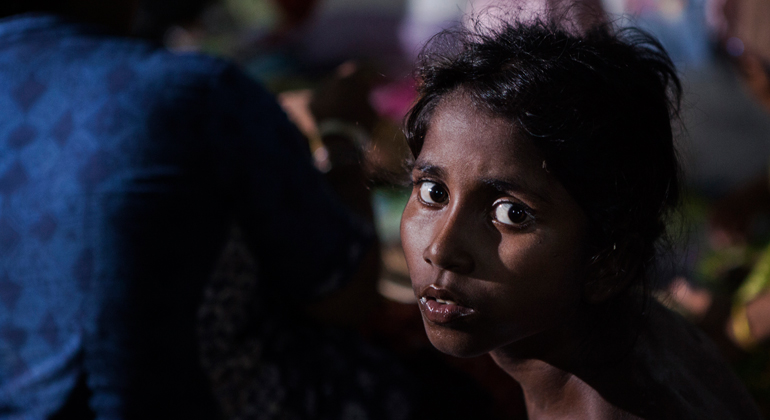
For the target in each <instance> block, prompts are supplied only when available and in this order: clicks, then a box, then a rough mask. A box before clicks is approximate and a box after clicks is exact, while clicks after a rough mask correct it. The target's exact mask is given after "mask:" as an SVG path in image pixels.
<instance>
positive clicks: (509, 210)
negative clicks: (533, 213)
mask: <svg viewBox="0 0 770 420" xmlns="http://www.w3.org/2000/svg"><path fill="white" fill-rule="evenodd" d="M528 218H529V213H527V209H526V208H525V207H524V206H522V205H520V204H514V203H500V204H498V205H497V206H495V220H497V221H498V222H500V223H503V224H506V225H520V224H522V223H525V222H526V221H527V219H528Z"/></svg>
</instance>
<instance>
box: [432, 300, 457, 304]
mask: <svg viewBox="0 0 770 420" xmlns="http://www.w3.org/2000/svg"><path fill="white" fill-rule="evenodd" d="M436 302H438V303H441V304H443V305H454V304H455V303H454V302H452V301H451V300H444V299H436Z"/></svg>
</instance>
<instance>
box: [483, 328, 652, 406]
mask: <svg viewBox="0 0 770 420" xmlns="http://www.w3.org/2000/svg"><path fill="white" fill-rule="evenodd" d="M585 321H586V319H585V318H584V317H583V316H581V315H577V316H575V317H574V318H573V319H572V322H568V323H566V324H565V325H563V326H562V327H561V328H556V329H554V330H553V331H550V332H544V333H540V334H538V335H537V336H533V337H530V338H527V339H524V340H521V341H519V342H516V343H512V344H509V345H508V346H504V347H501V348H498V349H495V350H494V351H492V352H491V353H490V355H491V356H492V359H493V360H494V361H495V363H497V365H498V366H500V368H502V369H503V370H504V371H505V372H506V373H508V375H510V376H511V377H513V378H514V379H515V380H516V381H517V382H518V383H519V384H520V385H521V387H522V389H523V390H524V398H525V402H526V406H527V413H528V415H529V418H530V419H533V420H535V419H559V418H569V419H600V420H601V419H633V418H637V417H634V416H633V415H630V414H629V413H627V412H625V411H623V410H621V409H619V408H618V407H617V406H616V405H614V404H612V403H611V402H609V401H608V400H607V399H606V398H605V397H603V396H602V394H601V393H600V392H598V391H597V385H598V388H600V389H606V386H605V385H606V384H609V383H614V384H616V385H615V386H616V387H623V385H622V383H623V380H622V378H624V377H627V375H633V373H632V372H631V371H630V370H629V368H630V365H629V364H628V363H622V362H621V363H612V362H610V361H611V360H617V355H618V352H622V351H623V350H621V349H620V348H617V347H615V346H614V345H612V344H609V343H606V342H605V343H597V342H593V340H591V338H590V337H596V335H595V334H591V333H586V325H591V324H590V323H589V324H586V323H585ZM594 327H595V325H594ZM594 332H596V331H594ZM601 335H602V336H605V337H606V336H607V335H605V334H601ZM610 336H613V335H610ZM613 338H614V339H616V340H618V341H619V342H625V341H626V340H623V339H622V338H621V337H617V335H614V337H613ZM608 344H609V345H608ZM616 344H617V343H616ZM602 362H605V363H602ZM608 365H610V366H608ZM627 391H630V390H625V391H622V392H621V394H627ZM613 394H614V392H613Z"/></svg>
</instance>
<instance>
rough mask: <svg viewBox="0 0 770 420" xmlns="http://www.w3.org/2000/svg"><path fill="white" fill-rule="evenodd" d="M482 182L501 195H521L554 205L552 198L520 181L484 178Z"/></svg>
mask: <svg viewBox="0 0 770 420" xmlns="http://www.w3.org/2000/svg"><path fill="white" fill-rule="evenodd" d="M481 182H482V183H483V184H485V185H488V186H490V187H492V188H494V189H495V190H497V191H499V192H501V193H507V194H510V193H519V194H524V195H530V196H533V197H534V198H536V199H538V200H539V201H542V202H545V203H548V204H553V201H551V197H549V196H548V194H541V193H539V192H537V191H535V189H533V188H529V187H528V186H527V184H526V182H522V180H520V179H505V180H503V179H495V178H484V179H482V180H481Z"/></svg>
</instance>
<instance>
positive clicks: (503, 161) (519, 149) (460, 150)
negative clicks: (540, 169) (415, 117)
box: [418, 91, 542, 169]
mask: <svg viewBox="0 0 770 420" xmlns="http://www.w3.org/2000/svg"><path fill="white" fill-rule="evenodd" d="M424 155H428V156H431V157H438V156H441V157H443V158H454V159H461V160H465V161H475V162H477V163H486V165H484V166H509V165H515V166H517V167H520V166H522V165H524V166H530V165H535V166H537V165H538V164H540V163H541V161H542V159H541V154H540V152H539V151H538V150H537V148H536V147H535V146H534V144H533V143H532V142H531V141H530V140H529V139H528V138H526V137H525V136H523V135H521V133H520V132H519V130H518V129H517V127H516V126H515V125H514V124H513V122H512V121H510V120H509V119H506V118H505V117H503V116H499V115H495V114H493V113H492V112H491V111H489V110H488V109H486V108H485V107H483V106H479V105H478V104H476V103H475V102H474V101H473V100H472V99H471V98H470V95H468V94H465V93H464V92H462V91H458V92H454V93H452V94H449V95H447V96H446V97H445V98H444V99H442V100H441V102H440V103H439V104H438V106H437V107H436V109H435V111H434V112H433V115H432V117H431V120H430V123H429V124H428V130H427V132H426V135H425V142H424V144H423V147H422V150H421V152H420V156H419V157H418V160H420V158H421V157H423V158H427V156H424ZM434 155H436V156H434ZM538 161H540V162H538ZM540 166H541V165H540ZM498 169H499V168H498Z"/></svg>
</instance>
